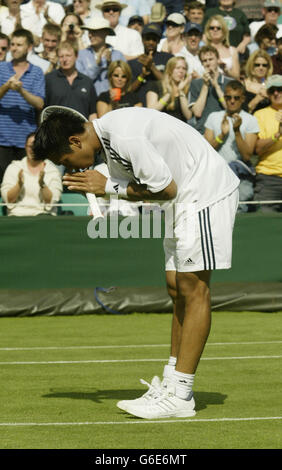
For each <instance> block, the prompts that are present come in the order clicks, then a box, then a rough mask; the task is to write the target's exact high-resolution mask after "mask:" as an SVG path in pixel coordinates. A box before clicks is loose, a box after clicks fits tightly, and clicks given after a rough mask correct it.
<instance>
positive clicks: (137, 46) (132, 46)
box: [96, 0, 144, 60]
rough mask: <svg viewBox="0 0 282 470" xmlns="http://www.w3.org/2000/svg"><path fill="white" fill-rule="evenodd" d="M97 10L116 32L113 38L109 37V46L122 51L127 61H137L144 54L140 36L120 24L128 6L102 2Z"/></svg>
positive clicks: (114, 0)
mask: <svg viewBox="0 0 282 470" xmlns="http://www.w3.org/2000/svg"><path fill="white" fill-rule="evenodd" d="M96 8H98V9H100V10H101V11H102V14H103V17H104V19H106V20H107V21H109V23H110V27H111V28H112V29H113V30H114V32H115V34H114V35H113V36H108V37H107V43H108V44H110V45H111V46H112V47H113V48H114V49H116V50H118V51H121V52H122V54H123V55H124V57H125V59H126V60H130V59H135V58H136V57H137V56H139V55H140V54H142V53H143V52H144V48H143V44H142V40H141V36H140V34H139V33H138V32H137V31H134V30H133V29H131V28H127V27H126V26H123V25H121V24H119V18H120V14H121V11H122V10H123V9H124V8H126V4H124V3H120V2H119V1H118V0H102V3H100V4H98V5H96Z"/></svg>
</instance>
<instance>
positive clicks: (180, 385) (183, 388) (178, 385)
mask: <svg viewBox="0 0 282 470" xmlns="http://www.w3.org/2000/svg"><path fill="white" fill-rule="evenodd" d="M194 377H195V374H184V373H183V372H178V371H176V370H175V371H174V373H173V375H172V376H171V377H170V380H171V381H172V382H173V384H174V385H175V395H176V396H177V397H178V398H182V399H183V400H187V399H190V397H191V392H192V387H193V383H194Z"/></svg>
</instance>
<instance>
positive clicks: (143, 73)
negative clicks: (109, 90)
mask: <svg viewBox="0 0 282 470" xmlns="http://www.w3.org/2000/svg"><path fill="white" fill-rule="evenodd" d="M161 35H162V32H161V29H160V28H159V26H158V25H157V24H154V23H149V24H147V25H145V26H144V28H143V31H142V41H143V45H144V50H145V53H144V54H141V55H140V56H139V57H138V58H137V59H135V60H130V61H129V62H128V64H129V65H130V67H131V70H132V77H133V78H132V87H131V88H132V91H134V92H135V93H137V96H138V100H139V101H141V102H142V104H143V106H146V91H147V87H149V86H150V84H151V82H155V81H156V80H161V79H162V78H163V72H164V69H165V66H166V64H167V61H168V60H169V59H170V58H171V57H173V55H172V54H169V53H168V52H158V51H157V46H158V42H159V41H160V39H161Z"/></svg>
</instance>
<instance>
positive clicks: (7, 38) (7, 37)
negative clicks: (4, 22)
mask: <svg viewBox="0 0 282 470" xmlns="http://www.w3.org/2000/svg"><path fill="white" fill-rule="evenodd" d="M0 39H6V41H7V42H8V46H10V38H9V36H7V34H4V33H1V32H0Z"/></svg>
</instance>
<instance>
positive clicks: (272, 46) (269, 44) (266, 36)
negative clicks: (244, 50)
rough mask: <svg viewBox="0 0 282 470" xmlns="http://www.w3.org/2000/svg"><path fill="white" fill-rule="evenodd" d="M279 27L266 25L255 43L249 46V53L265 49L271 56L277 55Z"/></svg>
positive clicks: (258, 34) (256, 36) (259, 32)
mask: <svg viewBox="0 0 282 470" xmlns="http://www.w3.org/2000/svg"><path fill="white" fill-rule="evenodd" d="M277 32H278V28H277V26H275V25H274V24H264V25H263V26H262V27H261V28H260V29H259V30H258V32H257V33H256V35H255V40H254V42H251V43H250V44H249V45H248V49H249V53H250V54H252V53H253V52H254V51H256V50H257V49H263V50H264V51H266V52H267V53H268V54H269V55H274V54H275V53H276V35H277Z"/></svg>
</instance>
